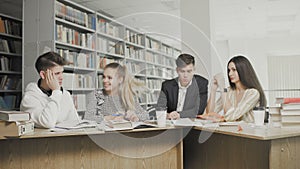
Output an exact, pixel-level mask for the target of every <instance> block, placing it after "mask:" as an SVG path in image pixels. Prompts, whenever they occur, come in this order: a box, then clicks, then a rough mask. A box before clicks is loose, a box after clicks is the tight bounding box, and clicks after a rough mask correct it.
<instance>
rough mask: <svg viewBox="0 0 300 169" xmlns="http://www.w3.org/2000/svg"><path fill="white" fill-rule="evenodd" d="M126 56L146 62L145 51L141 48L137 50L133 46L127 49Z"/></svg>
mask: <svg viewBox="0 0 300 169" xmlns="http://www.w3.org/2000/svg"><path fill="white" fill-rule="evenodd" d="M125 56H126V57H128V58H133V59H138V60H145V57H144V51H143V50H141V49H139V48H135V47H133V46H127V47H126V48H125Z"/></svg>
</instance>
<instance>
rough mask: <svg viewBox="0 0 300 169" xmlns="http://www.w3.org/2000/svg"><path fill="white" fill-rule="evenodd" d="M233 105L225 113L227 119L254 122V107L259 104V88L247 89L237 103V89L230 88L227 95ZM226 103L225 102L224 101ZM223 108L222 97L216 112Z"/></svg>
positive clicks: (218, 101) (217, 104)
mask: <svg viewBox="0 0 300 169" xmlns="http://www.w3.org/2000/svg"><path fill="white" fill-rule="evenodd" d="M226 98H229V100H230V103H231V105H232V107H231V108H229V109H228V110H227V112H226V113H225V114H224V118H225V120H226V121H241V120H243V121H245V122H254V117H253V112H252V110H253V108H254V107H255V106H257V105H258V104H259V92H258V90H256V89H254V88H252V89H246V90H245V93H244V95H243V97H242V99H241V100H240V102H239V103H238V104H236V102H237V101H236V99H237V98H236V95H235V90H232V89H231V88H229V89H228V92H227V97H226ZM224 103H225V102H224ZM222 109H223V102H222V97H220V98H219V99H218V100H217V103H216V107H215V112H220V111H221V110H222Z"/></svg>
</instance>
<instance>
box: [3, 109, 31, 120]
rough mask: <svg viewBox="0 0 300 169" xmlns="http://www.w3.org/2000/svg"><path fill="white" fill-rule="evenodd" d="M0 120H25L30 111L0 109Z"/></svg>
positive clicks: (28, 118)
mask: <svg viewBox="0 0 300 169" xmlns="http://www.w3.org/2000/svg"><path fill="white" fill-rule="evenodd" d="M0 120H4V121H9V122H11V121H27V120H30V113H28V112H23V111H4V110H0Z"/></svg>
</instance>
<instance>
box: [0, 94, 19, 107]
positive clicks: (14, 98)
mask: <svg viewBox="0 0 300 169" xmlns="http://www.w3.org/2000/svg"><path fill="white" fill-rule="evenodd" d="M20 101H21V96H20V95H13V94H10V95H3V96H0V109H2V110H11V109H15V108H16V107H19V105H20Z"/></svg>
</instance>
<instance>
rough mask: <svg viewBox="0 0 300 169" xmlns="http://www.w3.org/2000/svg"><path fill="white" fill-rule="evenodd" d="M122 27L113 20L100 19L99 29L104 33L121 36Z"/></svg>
mask: <svg viewBox="0 0 300 169" xmlns="http://www.w3.org/2000/svg"><path fill="white" fill-rule="evenodd" d="M120 29H121V28H120V27H119V26H117V25H116V24H114V23H113V22H111V21H107V20H105V19H103V18H99V19H98V25H97V30H99V31H100V32H102V33H105V34H108V35H110V36H114V37H117V38H120V37H121V36H120Z"/></svg>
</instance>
